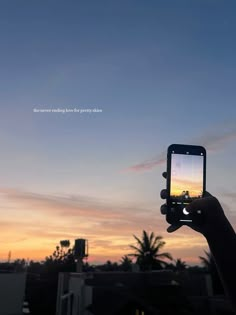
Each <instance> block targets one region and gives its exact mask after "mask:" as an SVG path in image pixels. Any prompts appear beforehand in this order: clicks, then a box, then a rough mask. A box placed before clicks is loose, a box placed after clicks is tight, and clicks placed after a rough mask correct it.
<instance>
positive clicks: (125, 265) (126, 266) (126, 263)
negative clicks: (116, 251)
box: [120, 255, 132, 271]
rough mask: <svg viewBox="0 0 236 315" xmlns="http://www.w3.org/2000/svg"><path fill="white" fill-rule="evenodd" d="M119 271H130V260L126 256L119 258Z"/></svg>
mask: <svg viewBox="0 0 236 315" xmlns="http://www.w3.org/2000/svg"><path fill="white" fill-rule="evenodd" d="M120 269H121V270H122V271H131V270H132V260H131V259H130V258H129V257H128V256H127V255H125V256H123V257H122V258H121V264H120Z"/></svg>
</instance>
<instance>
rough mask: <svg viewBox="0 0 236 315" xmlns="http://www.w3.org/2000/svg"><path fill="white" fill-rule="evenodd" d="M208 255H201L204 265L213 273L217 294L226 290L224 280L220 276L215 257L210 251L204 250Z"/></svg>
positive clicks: (213, 282) (214, 287) (213, 283)
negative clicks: (223, 284)
mask: <svg viewBox="0 0 236 315" xmlns="http://www.w3.org/2000/svg"><path fill="white" fill-rule="evenodd" d="M204 252H205V254H206V257H202V256H199V258H200V260H201V263H202V265H203V266H204V267H205V269H206V271H208V272H209V273H210V274H211V278H212V285H213V289H214V292H215V294H222V293H223V292H224V289H223V286H222V282H221V280H220V277H219V273H218V270H217V267H216V264H215V261H214V258H213V256H212V254H211V253H210V252H207V251H204Z"/></svg>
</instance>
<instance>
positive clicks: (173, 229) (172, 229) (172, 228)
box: [167, 224, 181, 233]
mask: <svg viewBox="0 0 236 315" xmlns="http://www.w3.org/2000/svg"><path fill="white" fill-rule="evenodd" d="M180 227H181V224H177V225H170V226H169V227H168V228H167V232H168V233H172V232H174V231H177V230H178V229H179V228H180Z"/></svg>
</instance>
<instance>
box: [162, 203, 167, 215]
mask: <svg viewBox="0 0 236 315" xmlns="http://www.w3.org/2000/svg"><path fill="white" fill-rule="evenodd" d="M167 209H168V208H167V205H161V214H167Z"/></svg>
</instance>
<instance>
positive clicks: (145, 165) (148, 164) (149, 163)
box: [124, 152, 166, 172]
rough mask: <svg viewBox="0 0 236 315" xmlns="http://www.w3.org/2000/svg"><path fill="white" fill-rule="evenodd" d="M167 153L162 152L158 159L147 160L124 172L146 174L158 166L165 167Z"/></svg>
mask: <svg viewBox="0 0 236 315" xmlns="http://www.w3.org/2000/svg"><path fill="white" fill-rule="evenodd" d="M165 155H166V153H164V152H162V153H161V154H159V155H158V156H157V157H154V158H153V159H150V160H146V161H144V162H142V163H138V164H135V165H133V166H130V167H128V168H126V169H124V172H145V171H149V170H151V169H153V168H154V167H156V166H159V165H163V164H165V163H166V157H165Z"/></svg>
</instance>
